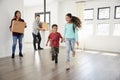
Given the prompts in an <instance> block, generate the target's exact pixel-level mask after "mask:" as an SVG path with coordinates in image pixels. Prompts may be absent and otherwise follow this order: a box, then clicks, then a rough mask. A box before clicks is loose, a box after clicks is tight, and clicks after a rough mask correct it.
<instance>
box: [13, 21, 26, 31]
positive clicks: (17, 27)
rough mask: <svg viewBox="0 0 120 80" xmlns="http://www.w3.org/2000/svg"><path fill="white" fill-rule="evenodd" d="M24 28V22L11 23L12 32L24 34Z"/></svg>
mask: <svg viewBox="0 0 120 80" xmlns="http://www.w3.org/2000/svg"><path fill="white" fill-rule="evenodd" d="M25 26H26V23H25V22H20V21H13V22H12V32H17V33H24V29H25Z"/></svg>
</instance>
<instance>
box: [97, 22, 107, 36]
mask: <svg viewBox="0 0 120 80" xmlns="http://www.w3.org/2000/svg"><path fill="white" fill-rule="evenodd" d="M96 34H97V35H109V24H98V26H97V28H96Z"/></svg>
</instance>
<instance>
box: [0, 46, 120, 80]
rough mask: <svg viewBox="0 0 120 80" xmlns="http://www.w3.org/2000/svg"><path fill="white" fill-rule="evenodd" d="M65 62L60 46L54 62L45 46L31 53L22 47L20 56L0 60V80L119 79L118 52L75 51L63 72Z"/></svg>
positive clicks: (64, 55)
mask: <svg viewBox="0 0 120 80" xmlns="http://www.w3.org/2000/svg"><path fill="white" fill-rule="evenodd" d="M114 54H115V53H114ZM65 61H66V53H65V48H63V47H62V48H60V53H59V62H58V64H57V65H56V64H54V62H52V61H51V56H50V50H49V49H45V50H42V51H37V52H34V51H33V49H32V47H29V48H28V47H26V49H25V50H24V57H23V58H19V56H16V57H15V59H11V58H10V57H7V58H1V59H0V80H120V54H116V55H115V56H114V55H105V54H103V53H101V52H98V53H95V52H93V53H92V52H86V51H83V52H81V51H77V53H76V56H75V57H74V58H73V57H71V69H70V71H66V69H65V63H66V62H65Z"/></svg>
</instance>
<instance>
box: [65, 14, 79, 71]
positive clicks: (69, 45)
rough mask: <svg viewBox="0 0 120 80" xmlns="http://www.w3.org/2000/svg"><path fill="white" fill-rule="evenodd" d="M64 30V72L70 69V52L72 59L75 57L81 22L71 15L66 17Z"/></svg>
mask: <svg viewBox="0 0 120 80" xmlns="http://www.w3.org/2000/svg"><path fill="white" fill-rule="evenodd" d="M66 21H67V23H66V24H65V29H64V39H65V41H66V53H67V59H66V64H67V66H66V70H69V69H70V51H72V55H73V57H74V56H75V47H74V46H75V42H76V43H77V45H79V43H78V28H80V27H81V21H80V19H79V18H77V17H75V16H72V14H71V13H68V14H67V15H66Z"/></svg>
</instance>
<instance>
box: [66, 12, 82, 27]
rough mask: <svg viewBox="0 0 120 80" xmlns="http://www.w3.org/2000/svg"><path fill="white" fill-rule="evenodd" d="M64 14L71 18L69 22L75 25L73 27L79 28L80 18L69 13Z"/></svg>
mask: <svg viewBox="0 0 120 80" xmlns="http://www.w3.org/2000/svg"><path fill="white" fill-rule="evenodd" d="M66 16H68V17H70V18H71V22H72V23H73V24H75V25H76V26H75V27H78V28H81V20H80V19H79V18H78V17H76V16H72V14H71V13H68V14H66Z"/></svg>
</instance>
